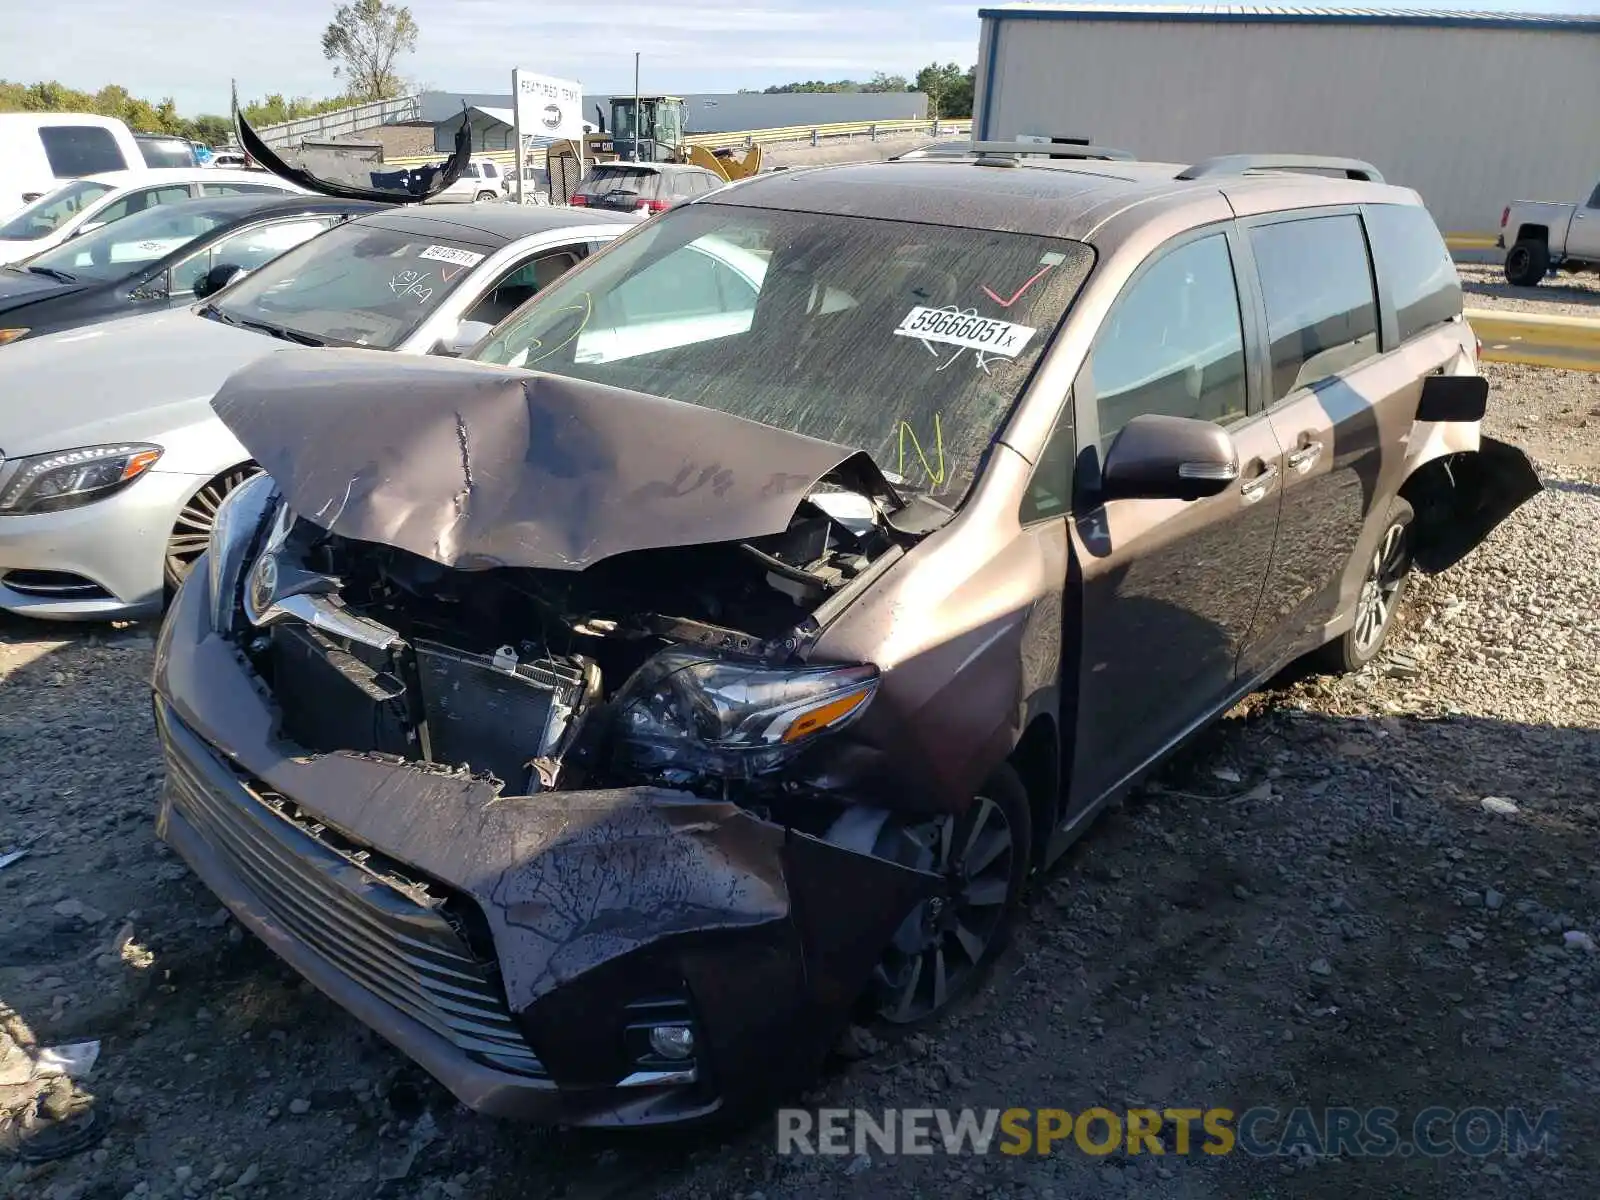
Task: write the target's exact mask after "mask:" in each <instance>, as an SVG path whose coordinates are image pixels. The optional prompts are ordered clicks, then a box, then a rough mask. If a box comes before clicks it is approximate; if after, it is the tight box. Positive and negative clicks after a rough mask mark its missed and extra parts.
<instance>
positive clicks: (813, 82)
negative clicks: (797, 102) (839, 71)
mask: <svg viewBox="0 0 1600 1200" xmlns="http://www.w3.org/2000/svg"><path fill="white" fill-rule="evenodd" d="M865 90H866V85H864V84H860V83H857V82H856V81H855V80H854V79H838V80H835V81H834V82H833V83H827V82H825V81H823V80H821V79H807V80H806V81H805V82H803V83H780V84H778V85H777V86H775V87H769V88H767V89H766V94H767V95H768V96H780V95H792V94H794V93H797V92H798V93H807V94H810V93H815V92H860V91H865Z"/></svg>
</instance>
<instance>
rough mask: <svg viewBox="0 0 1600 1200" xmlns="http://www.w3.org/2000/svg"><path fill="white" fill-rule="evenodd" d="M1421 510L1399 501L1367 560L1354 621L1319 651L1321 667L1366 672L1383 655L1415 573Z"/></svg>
mask: <svg viewBox="0 0 1600 1200" xmlns="http://www.w3.org/2000/svg"><path fill="white" fill-rule="evenodd" d="M1415 521H1416V514H1415V513H1414V512H1412V510H1411V505H1410V504H1408V503H1407V502H1406V501H1404V500H1400V499H1397V500H1395V502H1394V504H1393V505H1392V506H1390V508H1389V519H1388V522H1387V523H1386V524H1385V525H1384V528H1383V535H1382V536H1381V537H1379V538H1378V544H1377V547H1376V548H1375V549H1374V550H1373V552H1372V557H1371V559H1370V560H1369V561H1368V563H1367V573H1366V575H1365V576H1364V577H1363V578H1362V580H1361V594H1360V595H1359V596H1357V598H1356V616H1355V621H1354V623H1352V624H1351V626H1350V628H1349V629H1347V630H1345V631H1344V633H1343V634H1341V635H1340V636H1339V637H1337V638H1335V639H1334V640H1333V641H1331V642H1329V643H1328V644H1327V645H1326V646H1323V647H1322V648H1321V649H1320V650H1319V651H1317V653H1316V655H1315V656H1314V657H1315V659H1316V661H1317V665H1318V666H1320V667H1322V668H1323V669H1324V670H1327V671H1330V672H1332V673H1334V674H1341V675H1348V674H1354V673H1355V672H1356V671H1359V670H1361V668H1363V667H1365V666H1366V665H1367V664H1368V663H1369V662H1371V661H1372V660H1373V659H1375V658H1377V657H1378V653H1379V651H1381V650H1382V649H1383V644H1384V642H1386V641H1387V640H1388V638H1389V631H1390V630H1391V629H1393V628H1394V618H1395V613H1396V612H1397V611H1398V610H1399V608H1400V602H1401V601H1402V600H1403V599H1405V593H1406V576H1407V575H1408V574H1409V573H1410V571H1411V534H1412V529H1413V526H1414V524H1415Z"/></svg>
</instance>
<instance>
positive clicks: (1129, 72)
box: [974, 4, 1600, 234]
mask: <svg viewBox="0 0 1600 1200" xmlns="http://www.w3.org/2000/svg"><path fill="white" fill-rule="evenodd" d="M978 15H979V17H980V18H981V19H982V22H983V27H982V37H981V41H980V44H979V59H978V75H977V79H978V96H977V112H976V123H975V125H974V129H975V130H976V131H977V136H979V137H983V138H992V139H1007V138H1013V137H1016V136H1018V135H1023V134H1041V135H1054V136H1067V137H1076V138H1088V139H1090V140H1092V141H1094V142H1096V143H1099V144H1102V145H1107V146H1117V147H1121V148H1123V149H1127V150H1131V151H1133V152H1134V153H1136V154H1138V155H1139V156H1140V157H1141V158H1147V159H1153V160H1157V161H1163V162H1184V163H1189V162H1197V161H1199V160H1200V159H1203V158H1207V157H1209V156H1211V155H1215V154H1226V153H1231V152H1239V151H1268V152H1279V153H1290V152H1293V153H1308V154H1331V155H1340V156H1347V157H1352V158H1362V159H1366V160H1367V161H1369V162H1371V163H1373V164H1375V165H1376V166H1377V167H1378V168H1379V169H1380V170H1381V171H1382V172H1383V173H1384V175H1385V177H1386V178H1388V179H1389V180H1390V181H1392V182H1394V183H1398V184H1402V185H1404V186H1406V187H1411V188H1415V189H1416V190H1417V191H1418V192H1420V193H1421V194H1422V196H1423V199H1424V200H1425V201H1426V202H1427V204H1428V207H1429V208H1430V209H1431V210H1432V212H1433V214H1434V219H1435V220H1436V221H1437V222H1438V223H1439V226H1440V228H1441V229H1443V230H1445V231H1446V232H1447V233H1456V234H1479V233H1489V232H1492V231H1494V230H1495V228H1496V227H1497V226H1498V224H1499V221H1500V211H1501V209H1502V207H1503V206H1504V205H1505V204H1506V202H1507V201H1509V200H1512V199H1542V200H1566V201H1571V200H1577V199H1579V198H1580V197H1582V196H1587V195H1588V194H1589V192H1590V191H1591V190H1593V188H1594V183H1595V178H1596V176H1597V175H1600V15H1591V16H1533V15H1526V14H1512V13H1469V12H1426V11H1422V10H1418V9H1387V10H1383V9H1332V8H1324V9H1315V8H1261V7H1250V8H1219V7H1214V6H1204V7H1202V6H1183V7H1178V6H1159V5H1144V4H1139V5H1121V4H1117V5H1053V4H1052V5H1047V4H1014V5H1006V6H1003V7H997V8H984V9H980V10H979V14H978Z"/></svg>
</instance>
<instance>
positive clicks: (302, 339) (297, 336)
mask: <svg viewBox="0 0 1600 1200" xmlns="http://www.w3.org/2000/svg"><path fill="white" fill-rule="evenodd" d="M200 315H201V316H204V317H214V318H215V319H216V320H218V321H221V322H222V323H223V324H225V325H232V326H234V327H235V328H236V329H253V330H255V331H256V332H257V333H264V334H266V335H267V336H268V337H275V338H279V339H281V340H282V341H285V342H294V343H296V344H297V345H300V346H323V345H326V344H327V343H325V342H324V341H323V340H322V339H321V338H314V337H312V336H311V335H310V334H309V333H301V332H300V331H299V330H297V329H285V328H284V327H283V326H282V325H274V324H272V322H270V321H247V320H245V319H244V318H243V317H240V316H236V315H235V314H233V313H230V312H223V311H222V309H220V308H218V307H217V306H216V305H215V304H208V305H206V306H205V307H204V308H202V309H201V310H200Z"/></svg>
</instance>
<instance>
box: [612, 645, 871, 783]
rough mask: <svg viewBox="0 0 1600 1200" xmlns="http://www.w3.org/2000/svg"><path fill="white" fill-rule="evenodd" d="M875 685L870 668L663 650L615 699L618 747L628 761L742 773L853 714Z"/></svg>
mask: <svg viewBox="0 0 1600 1200" xmlns="http://www.w3.org/2000/svg"><path fill="white" fill-rule="evenodd" d="M877 690H878V669H877V668H876V667H872V666H845V667H796V668H774V667H762V666H757V665H755V664H752V663H740V662H733V661H729V660H726V659H721V658H716V657H714V656H712V655H708V654H707V653H705V652H704V651H700V650H690V649H686V648H674V649H669V650H664V651H662V652H661V653H660V654H657V655H656V656H655V657H654V658H652V659H651V660H650V661H649V662H647V663H645V665H644V666H642V667H640V668H639V670H638V672H637V673H635V675H634V676H633V678H632V679H630V680H629V681H628V683H627V685H626V687H625V688H624V695H623V696H622V697H620V698H619V703H618V710H619V717H618V721H619V724H618V730H617V732H618V737H619V742H620V750H621V754H622V757H623V758H624V759H625V760H626V761H627V762H628V763H629V764H630V765H633V766H638V767H653V768H680V769H686V770H706V771H714V772H716V773H719V774H725V775H729V776H732V777H748V776H751V775H756V774H760V773H763V772H766V771H771V770H773V769H775V768H776V767H778V766H781V765H782V764H783V763H784V762H786V761H787V760H789V759H791V758H793V757H794V756H795V755H797V754H799V753H800V751H802V750H803V749H805V747H806V746H808V745H810V744H811V743H812V742H813V741H814V740H815V739H816V738H818V737H820V736H822V735H823V734H826V733H831V732H834V731H836V730H838V729H841V728H843V727H844V726H845V725H848V724H849V723H850V722H851V721H854V720H855V719H856V718H857V717H859V716H860V715H861V714H862V712H863V711H865V709H866V707H867V705H868V704H869V703H870V702H871V700H872V697H873V696H874V695H875V694H876V693H877Z"/></svg>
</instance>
